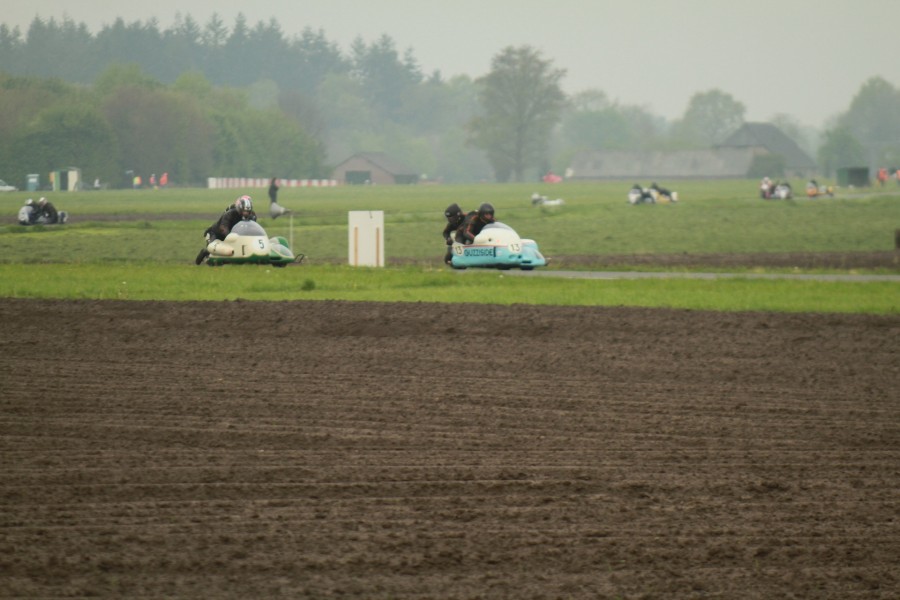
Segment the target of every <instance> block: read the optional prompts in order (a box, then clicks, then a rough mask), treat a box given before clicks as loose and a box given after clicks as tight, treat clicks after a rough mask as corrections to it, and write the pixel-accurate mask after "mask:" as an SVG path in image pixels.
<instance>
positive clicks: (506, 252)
mask: <svg viewBox="0 0 900 600" xmlns="http://www.w3.org/2000/svg"><path fill="white" fill-rule="evenodd" d="M546 264H547V259H546V258H544V255H543V254H541V251H540V250H539V249H538V245H537V243H536V242H535V241H534V240H529V239H524V238H520V237H519V234H518V233H516V232H515V230H514V229H513V228H512V227H510V226H509V225H506V224H505V223H501V222H499V221H497V222H494V223H490V224H488V225H485V226H484V229H482V230H481V233H479V234H478V235H477V236H475V241H474V242H473V243H472V244H470V245H465V244H461V243H459V242H454V243H453V252H452V259H451V262H450V266H452V267H453V268H454V269H467V268H469V267H480V268H488V269H513V268H517V269H522V270H523V271H530V270H532V269H534V268H535V267H543V266H546Z"/></svg>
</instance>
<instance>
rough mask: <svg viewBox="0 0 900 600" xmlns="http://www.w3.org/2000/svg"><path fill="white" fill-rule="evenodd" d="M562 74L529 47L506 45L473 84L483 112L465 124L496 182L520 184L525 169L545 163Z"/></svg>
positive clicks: (556, 116) (560, 95) (561, 103)
mask: <svg viewBox="0 0 900 600" xmlns="http://www.w3.org/2000/svg"><path fill="white" fill-rule="evenodd" d="M565 73H566V71H565V70H564V69H556V68H554V67H553V64H552V62H551V61H549V60H544V59H543V58H541V54H540V52H539V51H537V50H535V49H534V48H532V47H530V46H520V47H518V48H514V47H512V46H509V47H507V48H505V49H504V50H503V51H502V52H500V54H498V55H496V56H495V57H494V58H493V60H492V62H491V71H490V72H489V73H488V74H487V75H485V76H483V77H481V78H479V79H478V80H477V83H478V84H479V85H480V92H479V100H480V103H481V107H482V111H483V112H482V115H481V116H478V117H476V118H474V119H473V120H472V121H471V122H470V124H469V133H470V136H471V137H470V139H471V143H472V144H473V145H474V146H475V147H477V148H481V149H482V150H484V151H485V153H486V154H487V156H488V161H490V163H491V165H492V166H493V168H494V174H495V176H496V178H497V179H498V180H499V181H508V180H509V179H510V178H514V179H515V180H516V181H523V180H524V176H525V172H526V170H528V169H535V170H536V169H539V168H540V167H541V164H542V162H545V161H546V157H547V149H548V147H549V142H550V136H551V133H552V131H553V128H554V126H555V125H556V124H557V123H558V122H559V120H560V118H561V114H562V110H563V107H564V106H565V103H566V96H565V94H564V93H563V91H562V89H561V88H560V81H561V80H562V78H563V77H564V76H565Z"/></svg>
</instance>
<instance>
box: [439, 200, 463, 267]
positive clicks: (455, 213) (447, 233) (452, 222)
mask: <svg viewBox="0 0 900 600" xmlns="http://www.w3.org/2000/svg"><path fill="white" fill-rule="evenodd" d="M444 217H446V218H447V225H445V226H444V234H443V235H444V241H445V242H446V243H447V253H446V254H445V255H444V262H445V263H446V264H448V265H449V264H450V263H451V262H452V261H453V240H454V238H455V236H456V232H457V231H458V230H459V228H460V227H462V225H463V223H464V222H465V220H466V213H465V212H463V209H461V208H460V207H459V204H456V203H455V202H454V203H453V204H451V205H450V206H448V207H447V210H445V211H444Z"/></svg>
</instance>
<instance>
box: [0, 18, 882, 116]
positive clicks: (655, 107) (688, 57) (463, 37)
mask: <svg viewBox="0 0 900 600" xmlns="http://www.w3.org/2000/svg"><path fill="white" fill-rule="evenodd" d="M179 13H180V14H182V15H190V16H191V17H193V18H194V20H196V21H197V22H198V23H199V24H200V25H201V26H203V25H205V24H206V22H207V21H208V20H209V18H210V16H212V14H213V13H217V14H218V15H219V17H221V18H222V20H223V21H224V23H225V25H226V26H227V27H228V28H229V29H230V28H231V26H232V25H233V24H234V18H235V16H236V15H237V14H238V13H243V14H244V16H245V17H246V18H247V20H248V21H249V23H250V25H251V26H252V25H254V24H256V23H257V22H258V21H265V22H268V20H269V19H270V18H272V17H274V18H276V19H278V21H279V23H280V25H281V28H282V31H283V32H284V33H285V34H286V35H287V36H292V35H294V34H298V33H300V32H301V31H302V30H303V29H304V28H305V27H311V28H312V29H315V30H318V29H322V30H323V31H324V32H325V37H326V38H327V39H328V40H330V41H333V42H336V43H337V44H338V45H339V46H340V47H341V49H342V50H344V51H349V47H350V43H351V42H352V41H353V39H354V38H355V37H357V36H360V37H362V38H363V40H365V41H366V42H372V41H375V40H376V39H377V38H378V37H380V36H381V35H382V34H387V35H389V36H390V37H391V38H393V40H394V42H395V43H396V46H397V49H398V51H400V52H401V53H402V52H403V51H405V50H406V49H407V48H411V49H412V51H413V54H414V56H415V57H416V58H417V60H418V61H419V64H420V65H421V67H422V70H423V71H424V72H425V73H431V72H432V71H434V70H439V71H441V73H442V75H443V76H444V78H449V77H451V76H453V75H457V74H465V75H469V76H471V77H473V78H475V77H479V76H481V75H484V74H485V73H487V72H488V71H489V70H490V64H491V59H492V57H493V56H495V55H496V54H497V53H498V52H500V51H501V50H502V49H503V48H505V47H506V46H510V45H513V46H519V45H522V44H529V45H531V46H533V47H535V48H537V49H538V50H540V51H541V52H542V54H543V56H544V58H547V59H550V60H552V61H553V64H554V65H555V66H556V67H559V68H563V69H566V71H567V75H566V77H565V79H564V80H563V87H564V89H565V91H566V92H568V93H574V92H578V91H582V90H585V89H599V90H602V91H604V92H606V94H607V95H608V96H609V97H610V99H612V100H614V101H617V102H619V103H621V104H637V105H641V106H644V107H645V108H647V109H648V110H650V111H651V112H652V113H654V114H657V115H661V116H664V117H667V118H669V119H673V118H677V117H680V116H681V115H683V114H684V111H685V109H686V108H687V105H688V102H689V101H690V99H691V96H692V95H693V94H694V93H696V92H703V91H708V90H711V89H719V90H722V91H724V92H727V93H729V94H731V95H732V96H733V97H734V98H735V99H736V100H738V101H740V102H742V103H743V104H744V105H745V106H746V107H747V113H746V118H747V120H750V121H761V120H766V119H767V118H769V117H771V116H772V115H774V114H776V113H786V114H789V115H791V116H793V117H794V118H796V119H797V120H799V121H800V122H801V123H803V124H806V125H812V126H815V127H820V126H822V125H823V123H824V122H825V121H826V120H827V119H828V118H829V117H832V116H834V115H835V114H837V113H839V112H842V111H844V110H846V109H847V107H848V106H849V104H850V101H851V100H852V99H853V96H854V95H855V94H856V92H857V91H859V88H860V86H861V85H862V84H863V83H864V82H865V81H866V80H867V79H869V78H870V77H872V76H876V75H877V76H880V77H883V78H884V79H886V80H887V81H889V82H890V83H891V84H892V85H894V86H896V87H900V26H898V23H900V3H898V2H897V0H856V1H854V2H851V1H847V0H546V1H537V0H305V1H304V0H256V1H254V2H246V1H245V0H154V1H152V2H143V3H136V2H121V3H120V2H110V1H109V0H77V1H76V0H11V2H10V0H7V1H6V2H4V3H3V9H2V11H0V22H2V23H5V24H6V25H8V26H10V27H14V26H18V27H20V29H21V30H22V33H23V34H24V33H26V32H27V30H28V25H29V24H30V23H31V21H32V20H33V19H34V17H35V16H40V17H41V18H43V19H45V20H46V19H49V18H50V17H53V18H55V19H57V20H61V19H62V18H64V17H69V18H70V19H72V20H73V21H75V22H76V23H85V24H86V25H87V26H88V28H89V29H90V30H91V32H93V33H96V32H97V31H98V30H99V29H100V28H101V27H102V26H103V25H106V24H110V23H112V22H113V21H114V20H115V19H116V18H117V17H122V18H123V19H124V20H125V21H126V22H128V23H131V22H134V21H137V20H140V21H146V20H148V19H150V18H156V20H157V21H158V22H159V25H160V28H161V29H165V28H168V27H170V26H171V25H172V23H173V22H174V20H175V17H176V15H177V14H179Z"/></svg>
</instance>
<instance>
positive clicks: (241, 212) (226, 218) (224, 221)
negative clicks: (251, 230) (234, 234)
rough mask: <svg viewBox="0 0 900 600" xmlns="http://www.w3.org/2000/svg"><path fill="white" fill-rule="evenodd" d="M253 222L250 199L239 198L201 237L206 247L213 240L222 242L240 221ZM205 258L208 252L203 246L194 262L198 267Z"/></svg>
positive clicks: (248, 197)
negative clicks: (204, 238) (204, 240)
mask: <svg viewBox="0 0 900 600" xmlns="http://www.w3.org/2000/svg"><path fill="white" fill-rule="evenodd" d="M255 220H256V212H255V211H254V210H253V200H251V199H250V196H241V197H240V198H238V199H237V200H235V201H234V204H232V205H231V206H229V207H228V208H226V209H225V212H223V213H222V216H220V217H219V219H218V220H217V221H216V222H215V223H213V224H212V225H211V226H210V227H208V228H207V230H206V231H204V232H203V235H204V236H205V237H206V245H207V246H208V245H209V244H210V243H211V242H212V241H213V240H224V239H225V237H226V236H227V235H228V234H229V233H231V228H232V227H234V226H235V225H237V224H238V223H239V222H240V221H255ZM207 256H209V250H207V249H206V246H204V247H203V250H201V251H200V254H198V255H197V259H196V260H195V261H194V262H196V263H197V264H198V265H199V264H200V263H202V262H203V259H205V258H206V257H207Z"/></svg>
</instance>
